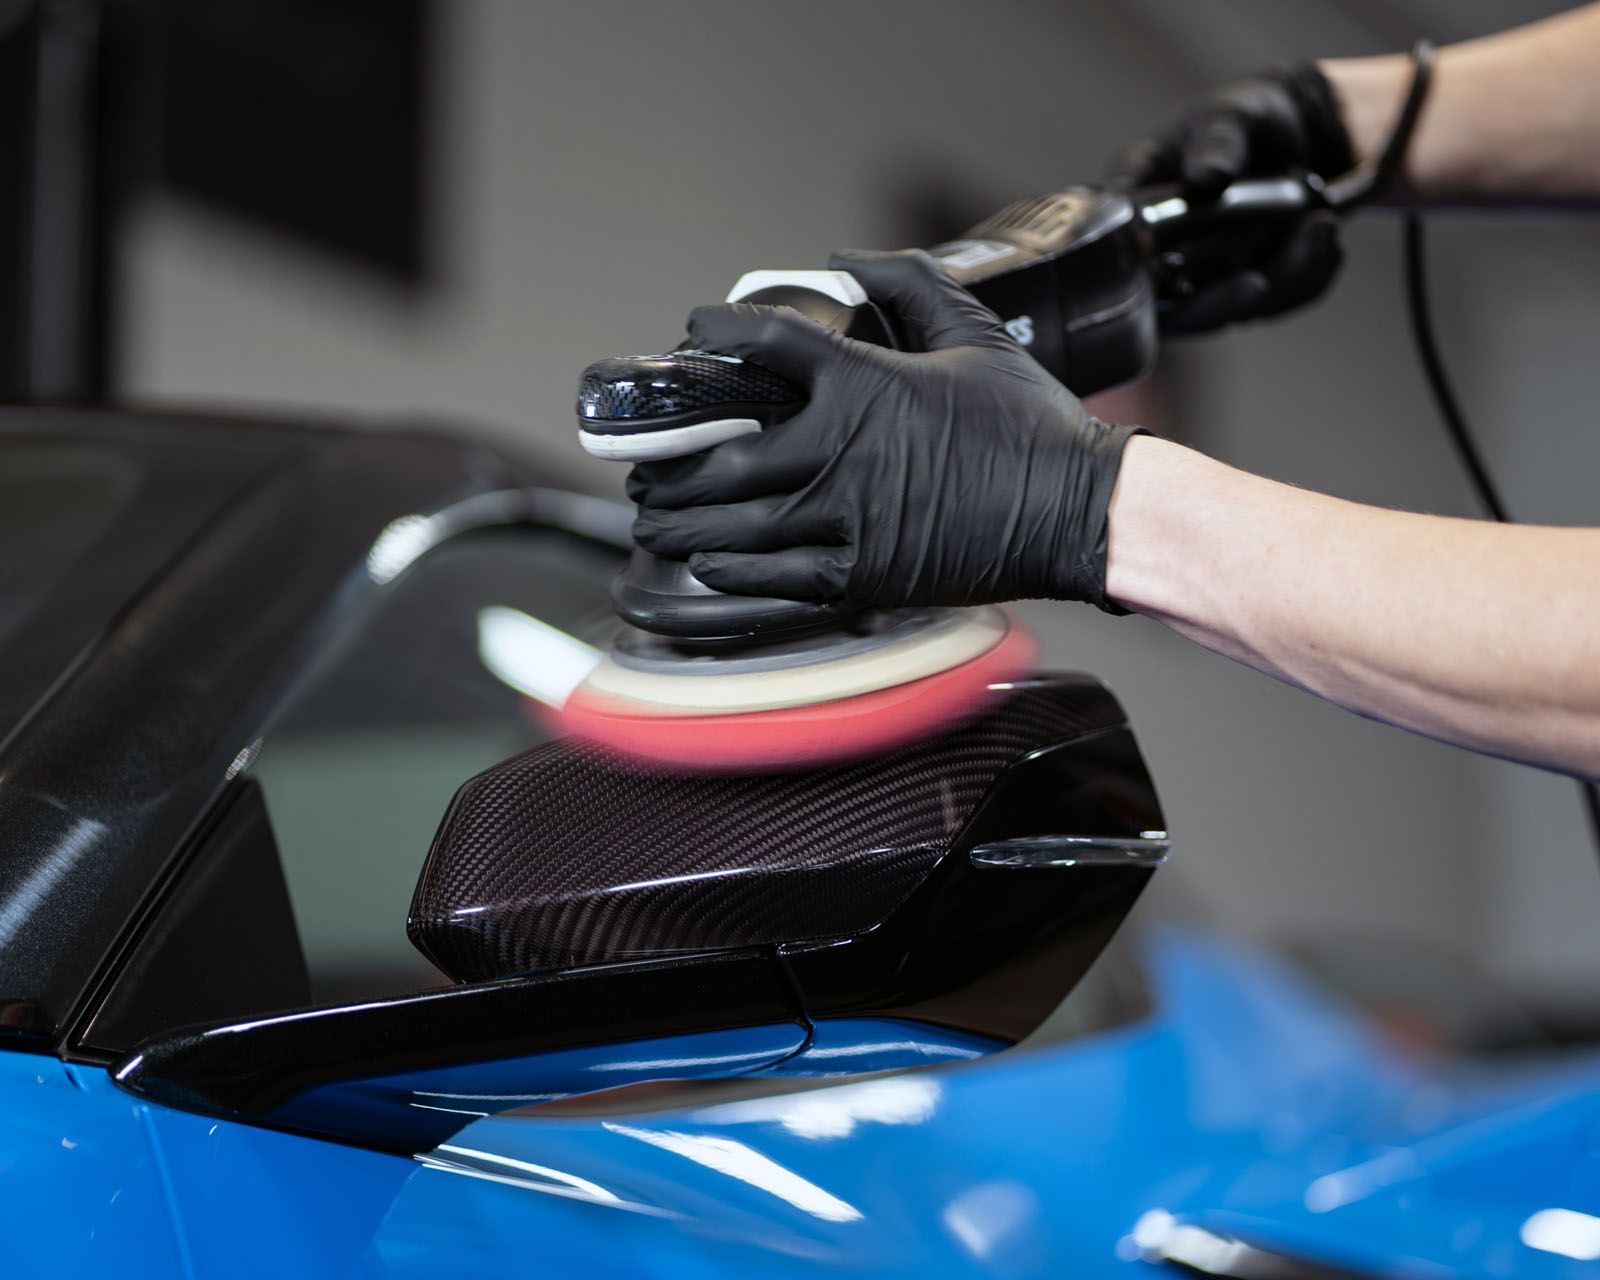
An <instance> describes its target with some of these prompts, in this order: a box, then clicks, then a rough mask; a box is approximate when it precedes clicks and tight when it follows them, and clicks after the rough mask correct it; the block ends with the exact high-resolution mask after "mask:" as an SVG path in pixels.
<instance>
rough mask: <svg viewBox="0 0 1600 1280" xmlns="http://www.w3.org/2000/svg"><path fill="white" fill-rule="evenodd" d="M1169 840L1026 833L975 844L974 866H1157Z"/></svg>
mask: <svg viewBox="0 0 1600 1280" xmlns="http://www.w3.org/2000/svg"><path fill="white" fill-rule="evenodd" d="M1171 848H1172V841H1171V840H1170V839H1169V838H1168V836H1167V833H1166V832H1165V831H1141V832H1140V833H1139V834H1138V835H1136V836H1027V837H1024V838H1021V839H1017V840H991V841H989V842H988V843H986V844H980V845H974V846H973V849H972V853H971V854H970V855H969V856H970V857H971V859H972V864H973V866H976V867H1000V868H1007V867H1159V866H1160V865H1161V864H1162V863H1163V862H1165V861H1166V860H1167V854H1168V852H1170V850H1171Z"/></svg>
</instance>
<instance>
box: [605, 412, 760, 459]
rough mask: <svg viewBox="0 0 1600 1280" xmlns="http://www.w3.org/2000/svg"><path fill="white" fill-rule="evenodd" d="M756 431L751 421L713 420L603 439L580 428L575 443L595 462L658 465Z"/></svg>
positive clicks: (746, 419)
mask: <svg viewBox="0 0 1600 1280" xmlns="http://www.w3.org/2000/svg"><path fill="white" fill-rule="evenodd" d="M760 430H761V424H760V423H759V422H757V421H756V420H755V419H754V418H717V419H715V420H714V421H711V422H691V423H690V424H689V425H688V426H685V427H668V428H667V429H666V430H665V431H637V432H634V433H633V434H632V435H615V436H607V435H601V434H600V433H599V432H596V431H584V430H583V429H582V428H580V429H579V431H578V443H579V444H581V445H582V446H583V447H584V451H585V452H587V453H591V454H593V455H594V456H595V457H596V458H606V459H608V460H610V461H613V462H658V461H660V460H661V459H662V458H681V457H684V456H685V455H686V454H691V453H699V452H700V451H701V450H702V449H709V448H710V447H711V446H712V445H714V444H721V443H722V442H723V441H724V440H732V439H734V438H735V437H736V436H747V435H749V434H750V433H751V432H753V431H760Z"/></svg>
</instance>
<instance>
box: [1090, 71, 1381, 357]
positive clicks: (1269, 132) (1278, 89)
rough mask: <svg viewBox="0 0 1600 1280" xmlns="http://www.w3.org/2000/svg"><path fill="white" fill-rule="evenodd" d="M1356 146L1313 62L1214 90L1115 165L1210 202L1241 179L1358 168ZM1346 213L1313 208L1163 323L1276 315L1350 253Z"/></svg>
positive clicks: (1215, 324)
mask: <svg viewBox="0 0 1600 1280" xmlns="http://www.w3.org/2000/svg"><path fill="white" fill-rule="evenodd" d="M1355 162H1356V157H1355V151H1354V148H1353V146H1352V144H1351V141H1350V134H1349V131H1348V130H1347V129H1346V128H1345V124H1344V118H1343V116H1342V115H1341V113H1340V109H1339V100H1338V98H1337V97H1336V96H1335V95H1334V91H1333V86H1332V85H1330V84H1329V83H1328V80H1327V77H1326V76H1324V75H1323V74H1322V72H1321V71H1319V70H1318V69H1317V67H1316V66H1315V64H1313V63H1305V64H1303V65H1301V66H1298V67H1291V68H1289V69H1287V70H1273V71H1265V72H1262V73H1261V74H1260V75H1256V76H1250V77H1248V78H1247V79H1244V80H1235V81H1233V82H1231V83H1229V84H1225V85H1223V86H1222V87H1221V88H1219V89H1215V90H1213V91H1212V92H1211V93H1210V94H1208V95H1207V96H1206V97H1204V98H1202V99H1201V100H1200V101H1199V102H1198V103H1196V104H1195V105H1194V106H1192V107H1190V108H1189V110H1187V111H1186V112H1184V114H1183V115H1182V116H1180V117H1179V118H1178V120H1177V121H1176V122H1175V123H1174V124H1172V125H1171V126H1169V127H1168V128H1166V129H1165V130H1163V131H1162V132H1161V133H1159V134H1157V135H1155V136H1154V137H1149V138H1144V139H1141V140H1140V141H1138V142H1135V143H1134V144H1133V145H1132V146H1130V147H1128V148H1126V149H1125V150H1124V151H1123V152H1122V153H1121V154H1120V155H1119V156H1118V157H1117V158H1116V159H1115V160H1114V161H1113V162H1112V164H1111V169H1110V180H1111V182H1112V184H1113V185H1114V186H1117V187H1119V188H1123V189H1131V188H1134V187H1145V186H1153V185H1158V184H1164V183H1172V182H1175V183H1177V184H1178V185H1179V186H1180V187H1181V188H1182V189H1183V191H1184V192H1185V194H1187V195H1188V196H1190V197H1192V198H1194V199H1198V200H1208V199H1211V198H1212V197H1214V196H1216V194H1217V193H1218V192H1219V191H1221V190H1222V189H1223V188H1224V187H1225V186H1227V185H1228V184H1229V183H1230V182H1234V181H1235V180H1237V179H1239V178H1250V177H1274V176H1277V175H1280V174H1283V173H1287V172H1289V171H1291V170H1296V169H1298V170H1305V171H1308V172H1310V173H1314V174H1317V175H1318V176H1319V177H1321V178H1323V179H1330V178H1336V177H1338V176H1340V175H1341V174H1343V173H1345V172H1347V171H1348V170H1349V169H1351V168H1353V167H1354V165H1355ZM1343 257H1344V254H1343V251H1342V249H1341V248H1340V245H1339V226H1338V221H1337V220H1336V219H1335V218H1334V217H1333V215H1332V214H1330V213H1326V212H1317V213H1312V214H1308V215H1307V216H1306V218H1305V219H1303V220H1302V221H1301V223H1300V225H1299V226H1298V227H1297V228H1295V230H1294V231H1293V232H1292V233H1291V234H1290V235H1289V237H1288V238H1287V239H1286V240H1284V241H1283V242H1281V243H1280V244H1278V245H1276V246H1275V247H1274V248H1273V249H1272V250H1271V251H1270V253H1269V254H1268V255H1267V256H1266V257H1264V258H1263V259H1262V260H1261V261H1260V262H1258V263H1254V264H1252V265H1251V266H1250V267H1248V268H1246V269H1244V270H1240V271H1237V272H1234V273H1232V274H1230V275H1227V276H1224V277H1223V278H1222V279H1220V280H1216V281H1213V282H1211V283H1210V284H1208V285H1207V286H1206V287H1204V288H1203V289H1201V290H1200V291H1199V292H1198V293H1196V294H1195V296H1194V297H1193V298H1191V299H1189V300H1187V301H1186V302H1185V303H1183V304H1182V305H1181V306H1178V307H1176V308H1174V309H1173V310H1171V311H1170V312H1168V313H1167V314H1166V315H1165V316H1164V317H1163V321H1162V329H1163V331H1164V332H1167V333H1175V334H1176V333H1200V332H1204V331H1207V330H1211V329H1217V328H1220V327H1222V326H1223V325H1226V324H1231V323H1234V322H1236V321H1241V320H1255V319H1259V318H1263V317H1266V316H1274V315H1278V314H1280V313H1282V312H1284V311H1289V310H1292V309H1293V308H1295V307H1298V306H1303V305H1304V304H1305V303H1307V302H1310V301H1311V300H1312V299H1314V298H1316V297H1317V296H1318V295H1319V294H1321V293H1322V292H1323V291H1324V290H1325V289H1326V288H1327V287H1328V285H1329V284H1330V283H1332V281H1333V278H1334V276H1335V275H1336V274H1337V273H1338V270H1339V264H1340V263H1341V262H1342V261H1343Z"/></svg>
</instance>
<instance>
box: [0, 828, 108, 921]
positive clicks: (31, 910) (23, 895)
mask: <svg viewBox="0 0 1600 1280" xmlns="http://www.w3.org/2000/svg"><path fill="white" fill-rule="evenodd" d="M106 831H107V827H106V825H105V823H103V822H96V821H95V820H94V819H93V818H73V819H72V820H71V823H70V825H69V826H68V827H67V829H66V830H65V831H63V832H62V833H61V834H60V836H58V837H57V838H56V842H55V848H54V849H52V850H51V851H50V853H49V856H48V857H46V858H45V860H44V861H43V862H42V863H40V864H39V866H38V867H36V868H35V869H34V870H33V871H32V872H31V873H30V874H29V875H27V876H25V877H24V878H23V879H21V880H19V881H18V882H17V883H16V884H14V885H5V886H3V887H0V948H3V947H6V946H8V945H9V944H10V943H12V942H14V941H15V940H16V938H17V935H18V934H19V933H20V932H21V930H22V928H23V926H25V925H26V924H27V923H28V922H29V921H30V920H32V919H34V917H35V915H36V914H37V913H38V911H39V908H40V906H41V905H42V904H43V903H44V901H45V899H47V898H48V897H49V896H50V895H51V894H52V893H53V892H55V889H56V885H57V884H58V883H59V882H60V881H62V880H64V879H65V878H66V877H67V876H68V875H69V874H71V872H72V869H73V868H74V867H76V866H77V865H78V863H79V862H81V861H83V860H84V859H85V858H86V857H88V856H89V855H91V854H92V853H93V852H94V850H95V848H96V846H97V845H98V844H99V842H100V837H101V836H103V835H104V834H105V833H106Z"/></svg>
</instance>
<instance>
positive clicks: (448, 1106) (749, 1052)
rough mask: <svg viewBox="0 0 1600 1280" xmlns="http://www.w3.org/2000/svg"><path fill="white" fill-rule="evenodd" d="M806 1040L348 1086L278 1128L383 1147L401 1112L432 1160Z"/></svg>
mask: <svg viewBox="0 0 1600 1280" xmlns="http://www.w3.org/2000/svg"><path fill="white" fill-rule="evenodd" d="M805 1039H806V1035H805V1029H804V1028H803V1027H800V1026H798V1025H796V1024H794V1023H789V1022H781V1023H774V1024H771V1025H769V1026H760V1027H740V1028H738V1029H737V1030H732V1031H708V1032H698V1033H696V1034H694V1035H683V1036H663V1037H661V1038H659V1039H655V1040H634V1041H630V1042H627V1043H624V1044H605V1045H584V1046H581V1047H578V1048H574V1049H558V1050H555V1051H553V1052H549V1053H539V1054H531V1055H528V1056H525V1057H519V1058H501V1059H498V1060H496V1061H492V1062H469V1063H461V1064H459V1065H456V1066H449V1067H435V1068H433V1069H431V1070H427V1071H405V1072H398V1073H396V1074H393V1075H385V1076H371V1077H368V1078H366V1079H360V1080H341V1081H338V1082H336V1083H333V1084H327V1085H319V1086H317V1087H316V1088H313V1089H307V1090H305V1091H303V1092H301V1093H299V1094H297V1095H295V1096H294V1097H293V1098H291V1099H290V1100H289V1101H288V1102H287V1103H285V1104H284V1105H283V1106H282V1107H280V1108H279V1109H278V1110H277V1111H276V1112H275V1113H274V1119H276V1120H277V1121H279V1122H281V1123H283V1124H287V1125H292V1126H294V1127H296V1128H305V1129H311V1130H317V1129H319V1128H322V1127H324V1126H327V1127H328V1128H330V1129H332V1130H333V1131H335V1132H338V1131H341V1130H342V1131H343V1132H346V1133H350V1132H367V1133H370V1134H371V1135H373V1137H374V1138H375V1139H378V1140H381V1139H384V1138H385V1137H386V1136H388V1135H391V1134H392V1133H393V1132H394V1129H395V1111H396V1109H397V1108H402V1109H404V1111H405V1112H406V1113H407V1118H408V1121H409V1123H408V1124H407V1126H406V1128H407V1132H408V1133H416V1134H418V1135H421V1136H422V1140H421V1141H420V1142H419V1144H418V1145H417V1148H416V1149H417V1150H418V1151H425V1150H427V1149H428V1148H430V1147H434V1146H437V1145H438V1144H440V1143H442V1142H446V1141H448V1140H449V1139H450V1137H451V1135H453V1134H455V1133H456V1132H458V1131H459V1130H460V1129H461V1127H462V1126H463V1125H465V1124H468V1123H470V1122H471V1121H473V1120H477V1119H480V1118H482V1117H484V1116H490V1115H495V1114H497V1113H499V1112H502V1111H511V1110H514V1109H516V1108H518V1107H528V1106H534V1105H536V1104H538V1103H541V1102H552V1101H555V1100H556V1099H559V1098H568V1097H571V1096H572V1095H574V1094H579V1093H589V1092H592V1091H594V1090H597V1089H613V1088H616V1087H617V1086H619V1085H624V1084H635V1083H638V1082H640V1081H645V1080H663V1079H675V1080H690V1079H697V1078H700V1077H703V1076H725V1075H740V1074H743V1073H746V1072H751V1071H755V1070H758V1069H760V1068H762V1067H766V1066H771V1065H772V1064H774V1063H776V1062H779V1061H781V1060H782V1059H784V1058H787V1057H789V1056H790V1055H792V1054H794V1053H795V1052H796V1051H797V1050H799V1049H800V1048H801V1046H803V1045H804V1044H805Z"/></svg>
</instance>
